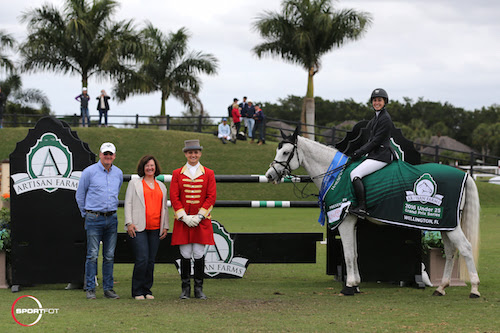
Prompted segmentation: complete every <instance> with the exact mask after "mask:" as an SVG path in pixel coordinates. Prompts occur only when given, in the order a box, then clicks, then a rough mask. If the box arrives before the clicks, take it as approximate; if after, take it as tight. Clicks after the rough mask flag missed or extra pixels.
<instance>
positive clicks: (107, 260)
mask: <svg viewBox="0 0 500 333" xmlns="http://www.w3.org/2000/svg"><path fill="white" fill-rule="evenodd" d="M117 227H118V218H117V216H116V213H114V214H113V215H111V216H102V215H96V214H93V213H87V215H86V216H85V230H87V260H86V261H85V281H86V282H85V283H86V289H87V290H92V289H95V276H96V275H97V258H98V256H99V244H100V242H101V241H102V281H103V282H102V289H103V290H111V289H113V282H114V279H113V264H114V259H115V248H116V236H117V234H116V230H117Z"/></svg>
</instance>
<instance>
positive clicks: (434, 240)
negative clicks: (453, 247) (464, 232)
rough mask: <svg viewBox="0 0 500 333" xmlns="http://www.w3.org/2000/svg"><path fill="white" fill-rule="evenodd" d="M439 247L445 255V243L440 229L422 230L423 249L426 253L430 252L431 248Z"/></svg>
mask: <svg viewBox="0 0 500 333" xmlns="http://www.w3.org/2000/svg"><path fill="white" fill-rule="evenodd" d="M431 248H438V249H441V252H442V253H443V256H444V244H443V239H442V238H441V232H440V231H423V232H422V251H423V254H424V255H428V254H429V249H431Z"/></svg>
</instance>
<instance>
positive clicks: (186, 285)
mask: <svg viewBox="0 0 500 333" xmlns="http://www.w3.org/2000/svg"><path fill="white" fill-rule="evenodd" d="M190 275H191V259H185V258H181V281H182V293H181V296H179V298H180V299H188V298H189V297H190V296H191V278H190Z"/></svg>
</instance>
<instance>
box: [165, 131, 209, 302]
mask: <svg viewBox="0 0 500 333" xmlns="http://www.w3.org/2000/svg"><path fill="white" fill-rule="evenodd" d="M202 149H203V147H202V146H200V141H199V140H186V141H184V148H183V149H182V151H183V152H184V155H185V156H186V159H187V163H186V165H184V166H183V167H182V168H180V169H176V170H174V171H173V173H172V180H171V182H170V201H171V203H172V207H173V209H174V214H175V215H174V216H175V221H174V231H173V233H172V243H171V244H172V245H179V250H180V253H181V256H182V258H181V264H180V269H181V281H182V293H181V295H180V298H181V299H188V298H189V297H190V294H191V281H190V274H191V258H193V259H194V296H195V297H196V298H200V299H206V298H207V296H206V295H205V294H204V293H203V277H204V274H205V245H214V244H215V242H214V233H213V229H212V221H211V220H210V218H211V215H210V212H211V211H212V208H213V206H214V204H215V198H216V192H217V190H216V184H215V175H214V172H213V171H212V170H210V169H208V168H206V167H204V166H202V165H201V164H200V158H201V151H202Z"/></svg>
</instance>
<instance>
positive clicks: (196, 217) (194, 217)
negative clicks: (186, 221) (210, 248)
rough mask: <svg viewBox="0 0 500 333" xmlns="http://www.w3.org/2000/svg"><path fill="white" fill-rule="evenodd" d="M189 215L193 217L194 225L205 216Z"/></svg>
mask: <svg viewBox="0 0 500 333" xmlns="http://www.w3.org/2000/svg"><path fill="white" fill-rule="evenodd" d="M191 216H192V217H193V222H195V223H196V225H198V224H200V222H201V221H203V220H204V219H205V216H203V215H201V214H197V215H191Z"/></svg>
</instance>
